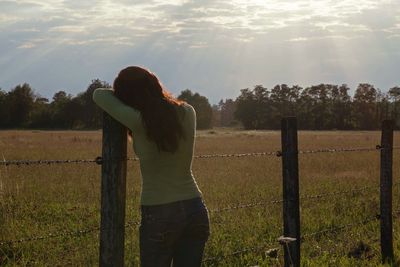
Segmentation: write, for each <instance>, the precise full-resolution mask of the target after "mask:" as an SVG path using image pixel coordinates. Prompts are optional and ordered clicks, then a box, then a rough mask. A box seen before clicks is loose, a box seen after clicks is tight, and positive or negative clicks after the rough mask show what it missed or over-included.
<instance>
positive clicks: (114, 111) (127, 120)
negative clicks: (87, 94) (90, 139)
mask: <svg viewBox="0 0 400 267" xmlns="http://www.w3.org/2000/svg"><path fill="white" fill-rule="evenodd" d="M93 101H94V102H95V103H96V104H97V105H98V106H99V107H100V108H101V109H103V110H104V111H105V112H107V113H108V114H110V116H111V117H113V118H114V119H116V120H117V121H119V122H120V123H122V124H123V125H125V126H126V127H127V128H129V129H130V130H131V131H132V132H135V131H137V130H138V129H139V128H140V127H141V123H142V119H141V115H140V112H139V111H138V110H135V109H134V108H132V107H130V106H127V105H125V104H124V103H123V102H122V101H121V100H119V99H118V98H117V97H116V96H115V95H114V91H113V90H112V89H107V88H98V89H96V90H95V91H94V92H93Z"/></svg>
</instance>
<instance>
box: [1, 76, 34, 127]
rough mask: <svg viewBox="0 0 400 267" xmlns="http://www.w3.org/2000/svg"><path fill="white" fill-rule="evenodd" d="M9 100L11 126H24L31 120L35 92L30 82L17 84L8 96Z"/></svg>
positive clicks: (7, 99)
mask: <svg viewBox="0 0 400 267" xmlns="http://www.w3.org/2000/svg"><path fill="white" fill-rule="evenodd" d="M6 101H7V102H8V112H9V126H10V127H24V126H27V124H28V122H29V115H30V112H31V111H32V109H33V104H34V101H35V94H34V92H33V90H32V88H31V87H30V85H29V84H27V83H24V84H22V85H17V86H16V87H15V88H14V89H12V90H11V91H10V92H9V93H8V94H7V97H6Z"/></svg>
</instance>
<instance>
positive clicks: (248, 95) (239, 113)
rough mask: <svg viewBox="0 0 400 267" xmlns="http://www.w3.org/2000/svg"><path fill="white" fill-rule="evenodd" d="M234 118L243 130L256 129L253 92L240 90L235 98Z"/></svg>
mask: <svg viewBox="0 0 400 267" xmlns="http://www.w3.org/2000/svg"><path fill="white" fill-rule="evenodd" d="M235 102H236V111H235V113H234V116H235V118H236V119H237V120H238V121H240V122H241V123H242V124H243V127H244V128H245V129H255V128H256V127H257V121H256V120H257V110H256V109H255V108H254V107H255V106H256V103H257V101H256V98H255V96H254V94H253V92H252V91H251V90H250V89H248V88H246V89H241V90H240V95H239V96H238V97H237V98H236V101H235Z"/></svg>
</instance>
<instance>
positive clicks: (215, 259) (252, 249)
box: [203, 244, 279, 263]
mask: <svg viewBox="0 0 400 267" xmlns="http://www.w3.org/2000/svg"><path fill="white" fill-rule="evenodd" d="M267 248H268V249H267ZM263 250H264V251H274V253H277V252H278V251H279V248H278V247H273V244H264V245H260V246H255V247H248V248H244V249H241V250H236V251H233V252H231V253H228V254H223V255H218V256H212V257H206V258H205V259H203V262H204V263H209V262H218V261H221V260H224V259H227V258H230V257H236V256H239V255H242V254H246V253H250V252H252V253H254V252H260V251H263Z"/></svg>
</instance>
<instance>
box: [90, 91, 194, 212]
mask: <svg viewBox="0 0 400 267" xmlns="http://www.w3.org/2000/svg"><path fill="white" fill-rule="evenodd" d="M93 100H94V101H95V102H96V103H97V104H98V105H99V106H100V107H101V108H102V109H103V110H105V111H106V112H107V113H109V114H110V115H111V116H112V117H114V118H115V119H116V120H118V121H120V122H121V123H122V124H124V125H125V126H126V127H127V128H129V129H130V130H131V131H132V133H133V148H134V151H135V153H136V155H137V156H138V157H139V159H140V169H141V174H142V194H141V203H142V205H159V204H166V203H171V202H175V201H179V200H185V199H191V198H195V197H199V196H200V195H201V193H200V191H199V189H198V187H197V184H196V182H195V180H194V178H193V175H192V171H191V166H192V158H193V147H194V138H195V129H196V113H195V111H194V109H193V107H192V106H190V105H189V104H186V103H183V104H181V106H177V108H178V115H179V118H180V122H181V124H182V129H183V138H181V139H180V140H179V145H178V147H177V150H176V151H175V152H173V153H172V152H166V151H162V150H160V149H159V148H158V146H157V145H156V143H155V142H153V141H152V140H149V138H148V136H147V134H146V130H145V128H144V123H143V121H142V116H141V115H140V112H139V111H137V110H135V109H134V108H132V107H130V106H127V105H125V104H124V103H123V102H121V101H120V100H119V99H118V98H117V97H115V96H114V94H113V91H112V90H110V89H97V90H96V91H95V92H94V94H93Z"/></svg>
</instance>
